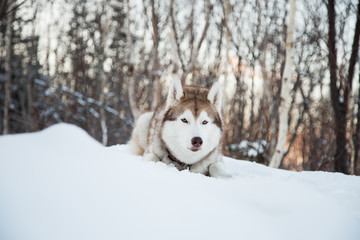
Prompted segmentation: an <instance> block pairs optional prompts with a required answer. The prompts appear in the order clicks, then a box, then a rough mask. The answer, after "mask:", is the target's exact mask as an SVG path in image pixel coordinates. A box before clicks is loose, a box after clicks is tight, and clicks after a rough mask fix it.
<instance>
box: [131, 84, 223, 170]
mask: <svg viewBox="0 0 360 240" xmlns="http://www.w3.org/2000/svg"><path fill="white" fill-rule="evenodd" d="M221 105H222V94H221V89H220V85H219V83H215V84H214V85H213V86H212V87H211V89H210V90H208V89H207V88H203V87H199V86H184V88H183V87H182V86H181V82H180V80H179V79H175V80H173V82H172V84H171V86H170V89H169V93H168V96H167V99H166V101H165V102H163V103H162V104H160V105H159V106H158V107H157V108H156V110H155V111H154V112H148V113H144V114H142V115H141V116H140V117H139V119H138V121H137V123H136V126H135V128H134V130H133V133H132V136H131V139H130V147H131V150H132V152H133V153H135V154H138V155H143V156H144V158H145V159H149V160H152V161H155V162H157V161H162V162H164V163H167V164H173V165H174V166H175V167H176V168H178V169H179V170H184V169H189V171H191V172H196V173H202V174H205V175H209V176H212V177H230V175H229V174H228V173H227V172H226V171H225V170H224V167H223V160H222V154H221V150H222V142H223V128H224V126H223V121H222V115H221Z"/></svg>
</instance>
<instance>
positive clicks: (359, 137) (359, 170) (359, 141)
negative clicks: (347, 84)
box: [348, 1, 360, 175]
mask: <svg viewBox="0 0 360 240" xmlns="http://www.w3.org/2000/svg"><path fill="white" fill-rule="evenodd" d="M359 37H360V1H359V2H358V10H357V18H356V27H355V33H354V42H353V46H352V54H351V58H350V65H349V75H348V81H352V79H353V75H354V70H355V63H356V62H357V59H358V51H359ZM359 66H360V65H359ZM359 84H360V74H359ZM356 119H357V123H356V128H355V133H354V135H353V142H354V155H353V156H354V157H353V158H354V174H355V175H360V163H359V161H360V159H359V151H360V86H359V91H358V99H357V115H356Z"/></svg>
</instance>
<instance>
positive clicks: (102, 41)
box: [98, 6, 108, 146]
mask: <svg viewBox="0 0 360 240" xmlns="http://www.w3.org/2000/svg"><path fill="white" fill-rule="evenodd" d="M103 13H104V6H103ZM102 15H103V14H102ZM101 24H102V23H101V18H100V21H99V30H100V32H101V36H100V37H99V41H100V42H99V48H100V49H99V51H100V56H99V58H100V61H99V63H98V64H99V65H98V71H99V75H100V96H99V98H100V99H99V100H100V103H101V108H100V118H101V119H100V125H101V131H102V144H103V145H104V146H106V145H107V143H108V129H107V125H106V115H105V106H106V102H105V87H106V76H105V72H104V66H103V63H104V61H105V42H106V34H107V32H105V31H107V30H106V29H103V26H102V25H101Z"/></svg>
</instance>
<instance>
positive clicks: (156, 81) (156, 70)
mask: <svg viewBox="0 0 360 240" xmlns="http://www.w3.org/2000/svg"><path fill="white" fill-rule="evenodd" d="M150 2H151V23H152V29H153V56H152V57H153V65H152V73H151V79H152V81H153V84H152V88H153V89H152V93H151V95H152V97H151V99H152V101H151V103H150V104H151V110H154V109H155V108H156V106H157V105H158V104H159V103H160V97H161V89H160V76H161V72H160V64H159V51H158V49H159V28H158V15H157V14H156V12H155V0H151V1H150Z"/></svg>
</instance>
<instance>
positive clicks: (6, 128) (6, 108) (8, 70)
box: [3, 1, 15, 134]
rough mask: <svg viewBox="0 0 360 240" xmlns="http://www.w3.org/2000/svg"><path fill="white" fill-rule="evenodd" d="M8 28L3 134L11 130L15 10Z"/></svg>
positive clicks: (11, 14)
mask: <svg viewBox="0 0 360 240" xmlns="http://www.w3.org/2000/svg"><path fill="white" fill-rule="evenodd" d="M11 6H12V1H9V2H8V9H11ZM7 17H8V19H7V23H6V25H7V28H6V37H7V51H6V52H7V53H6V54H7V56H6V76H5V77H6V82H5V100H4V118H3V126H4V128H3V134H8V133H9V132H10V127H9V105H10V100H11V95H10V94H11V86H10V83H11V76H12V64H11V62H12V40H13V29H12V27H13V26H12V25H13V22H14V17H15V10H14V11H12V12H10V13H9V15H8V16H7Z"/></svg>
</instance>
